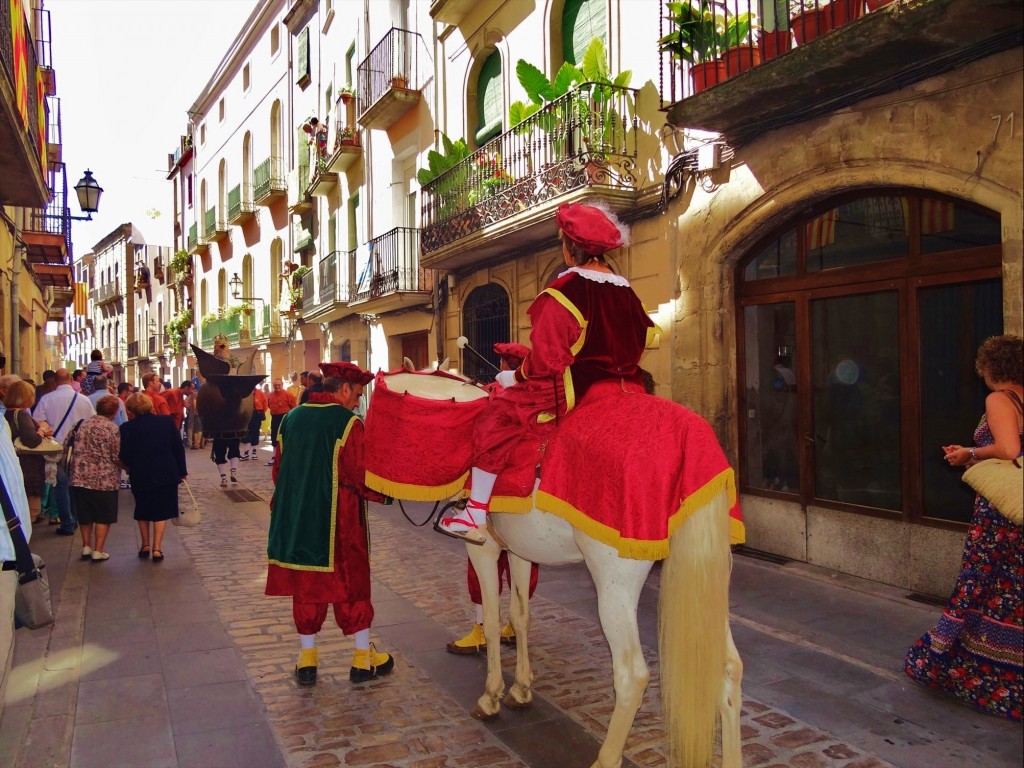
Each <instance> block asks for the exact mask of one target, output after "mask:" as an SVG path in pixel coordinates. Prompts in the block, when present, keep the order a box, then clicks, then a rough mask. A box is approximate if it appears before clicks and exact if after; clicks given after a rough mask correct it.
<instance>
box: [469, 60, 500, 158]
mask: <svg viewBox="0 0 1024 768" xmlns="http://www.w3.org/2000/svg"><path fill="white" fill-rule="evenodd" d="M502 96H503V92H502V87H501V55H500V54H499V53H498V52H497V51H495V52H494V53H492V54H491V55H490V56H489V57H488V59H487V61H485V62H484V65H483V67H482V68H481V70H480V78H479V79H478V80H477V89H476V112H477V119H478V120H479V123H478V125H477V132H476V143H477V146H480V145H483V144H485V143H486V142H487V141H488V140H489V139H492V138H494V137H495V136H496V135H497V134H499V133H501V125H502V112H503V111H504V110H503V109H502V106H503V104H502Z"/></svg>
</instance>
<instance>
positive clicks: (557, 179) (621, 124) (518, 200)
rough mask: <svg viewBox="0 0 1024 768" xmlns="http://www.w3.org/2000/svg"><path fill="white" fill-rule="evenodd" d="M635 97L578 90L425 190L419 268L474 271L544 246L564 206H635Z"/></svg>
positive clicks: (587, 87)
mask: <svg viewBox="0 0 1024 768" xmlns="http://www.w3.org/2000/svg"><path fill="white" fill-rule="evenodd" d="M636 99H637V91H636V90H634V89H632V88H621V87H618V86H611V85H599V84H595V83H584V84H582V85H580V86H578V87H577V88H575V89H574V90H572V91H570V92H569V93H567V94H565V95H564V96H561V97H559V98H558V99H557V100H555V101H553V102H551V103H550V104H547V105H545V106H544V107H543V108H542V109H541V110H540V111H538V112H536V113H535V114H533V115H531V116H530V117H528V118H527V119H526V120H524V121H523V122H521V123H519V125H517V126H515V127H514V128H513V129H512V130H510V131H506V132H505V133H503V134H501V135H500V136H498V137H496V138H494V139H492V140H491V141H489V142H487V144H485V145H484V146H483V147H481V148H480V149H478V150H477V151H476V152H474V153H473V154H472V155H470V156H469V157H468V158H466V159H465V160H463V161H462V162H461V163H459V164H458V165H456V166H455V167H454V168H451V169H450V170H448V171H447V172H445V173H444V174H442V175H441V176H438V177H437V178H436V179H434V180H433V181H431V182H430V183H429V184H427V185H425V186H424V187H423V209H422V216H423V218H422V221H423V243H422V245H423V266H429V267H434V268H453V267H459V266H466V265H468V264H480V263H483V262H484V261H486V260H487V259H489V258H493V257H495V256H498V255H500V254H502V253H507V252H509V251H510V250H515V249H519V248H523V247H527V246H529V245H532V244H536V243H538V242H541V241H543V240H547V239H550V238H552V237H553V236H554V235H555V230H554V224H553V218H554V217H553V215H552V213H553V210H554V209H555V208H557V206H558V205H559V204H561V203H562V202H569V201H579V200H583V199H587V198H590V197H596V196H600V197H601V198H602V199H603V200H605V201H607V202H608V203H609V204H610V205H612V206H613V207H617V208H620V209H626V208H629V207H632V206H633V205H634V204H635V201H636V192H637V179H638V175H637V170H636V158H637V134H638V130H639V124H638V120H637V117H636ZM485 230H486V232H487V236H486V237H484V235H483V233H484V231H485Z"/></svg>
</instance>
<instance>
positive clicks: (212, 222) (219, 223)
mask: <svg viewBox="0 0 1024 768" xmlns="http://www.w3.org/2000/svg"><path fill="white" fill-rule="evenodd" d="M211 213H212V214H213V218H212V219H211V217H210V214H211ZM205 223H206V227H205V229H206V232H207V237H208V238H209V239H210V240H212V241H213V242H215V243H216V242H220V241H221V240H226V239H227V237H228V235H230V234H231V229H230V228H229V227H228V223H227V220H226V219H225V218H224V206H223V205H221V204H220V203H218V204H217V205H215V206H213V208H211V209H210V210H208V211H207V212H206V222H205Z"/></svg>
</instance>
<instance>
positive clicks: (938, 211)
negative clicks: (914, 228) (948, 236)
mask: <svg viewBox="0 0 1024 768" xmlns="http://www.w3.org/2000/svg"><path fill="white" fill-rule="evenodd" d="M954 226H955V224H954V223H953V203H951V202H949V201H947V200H932V199H929V198H925V199H924V200H922V201H921V234H922V235H934V234H937V233H939V232H949V231H950V230H952V229H953V227H954Z"/></svg>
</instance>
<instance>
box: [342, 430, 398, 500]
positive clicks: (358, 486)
mask: <svg viewBox="0 0 1024 768" xmlns="http://www.w3.org/2000/svg"><path fill="white" fill-rule="evenodd" d="M365 434H366V433H365V427H363V422H362V421H361V420H360V419H355V421H354V423H353V424H352V428H351V429H350V430H349V433H348V439H347V440H346V441H345V445H344V447H343V448H342V449H341V450H340V451H339V452H338V484H339V485H347V486H349V487H350V488H354V489H355V492H356V493H357V494H359V495H360V496H362V497H363V498H364V499H366V500H368V501H378V502H380V503H382V504H383V503H384V502H385V501H386V500H387V496H385V495H384V494H383V493H378V492H377V491H374V490H371V489H370V488H367V487H366V483H365V480H366V463H365V461H364V458H363V457H364V444H365V443H364V438H365Z"/></svg>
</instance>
